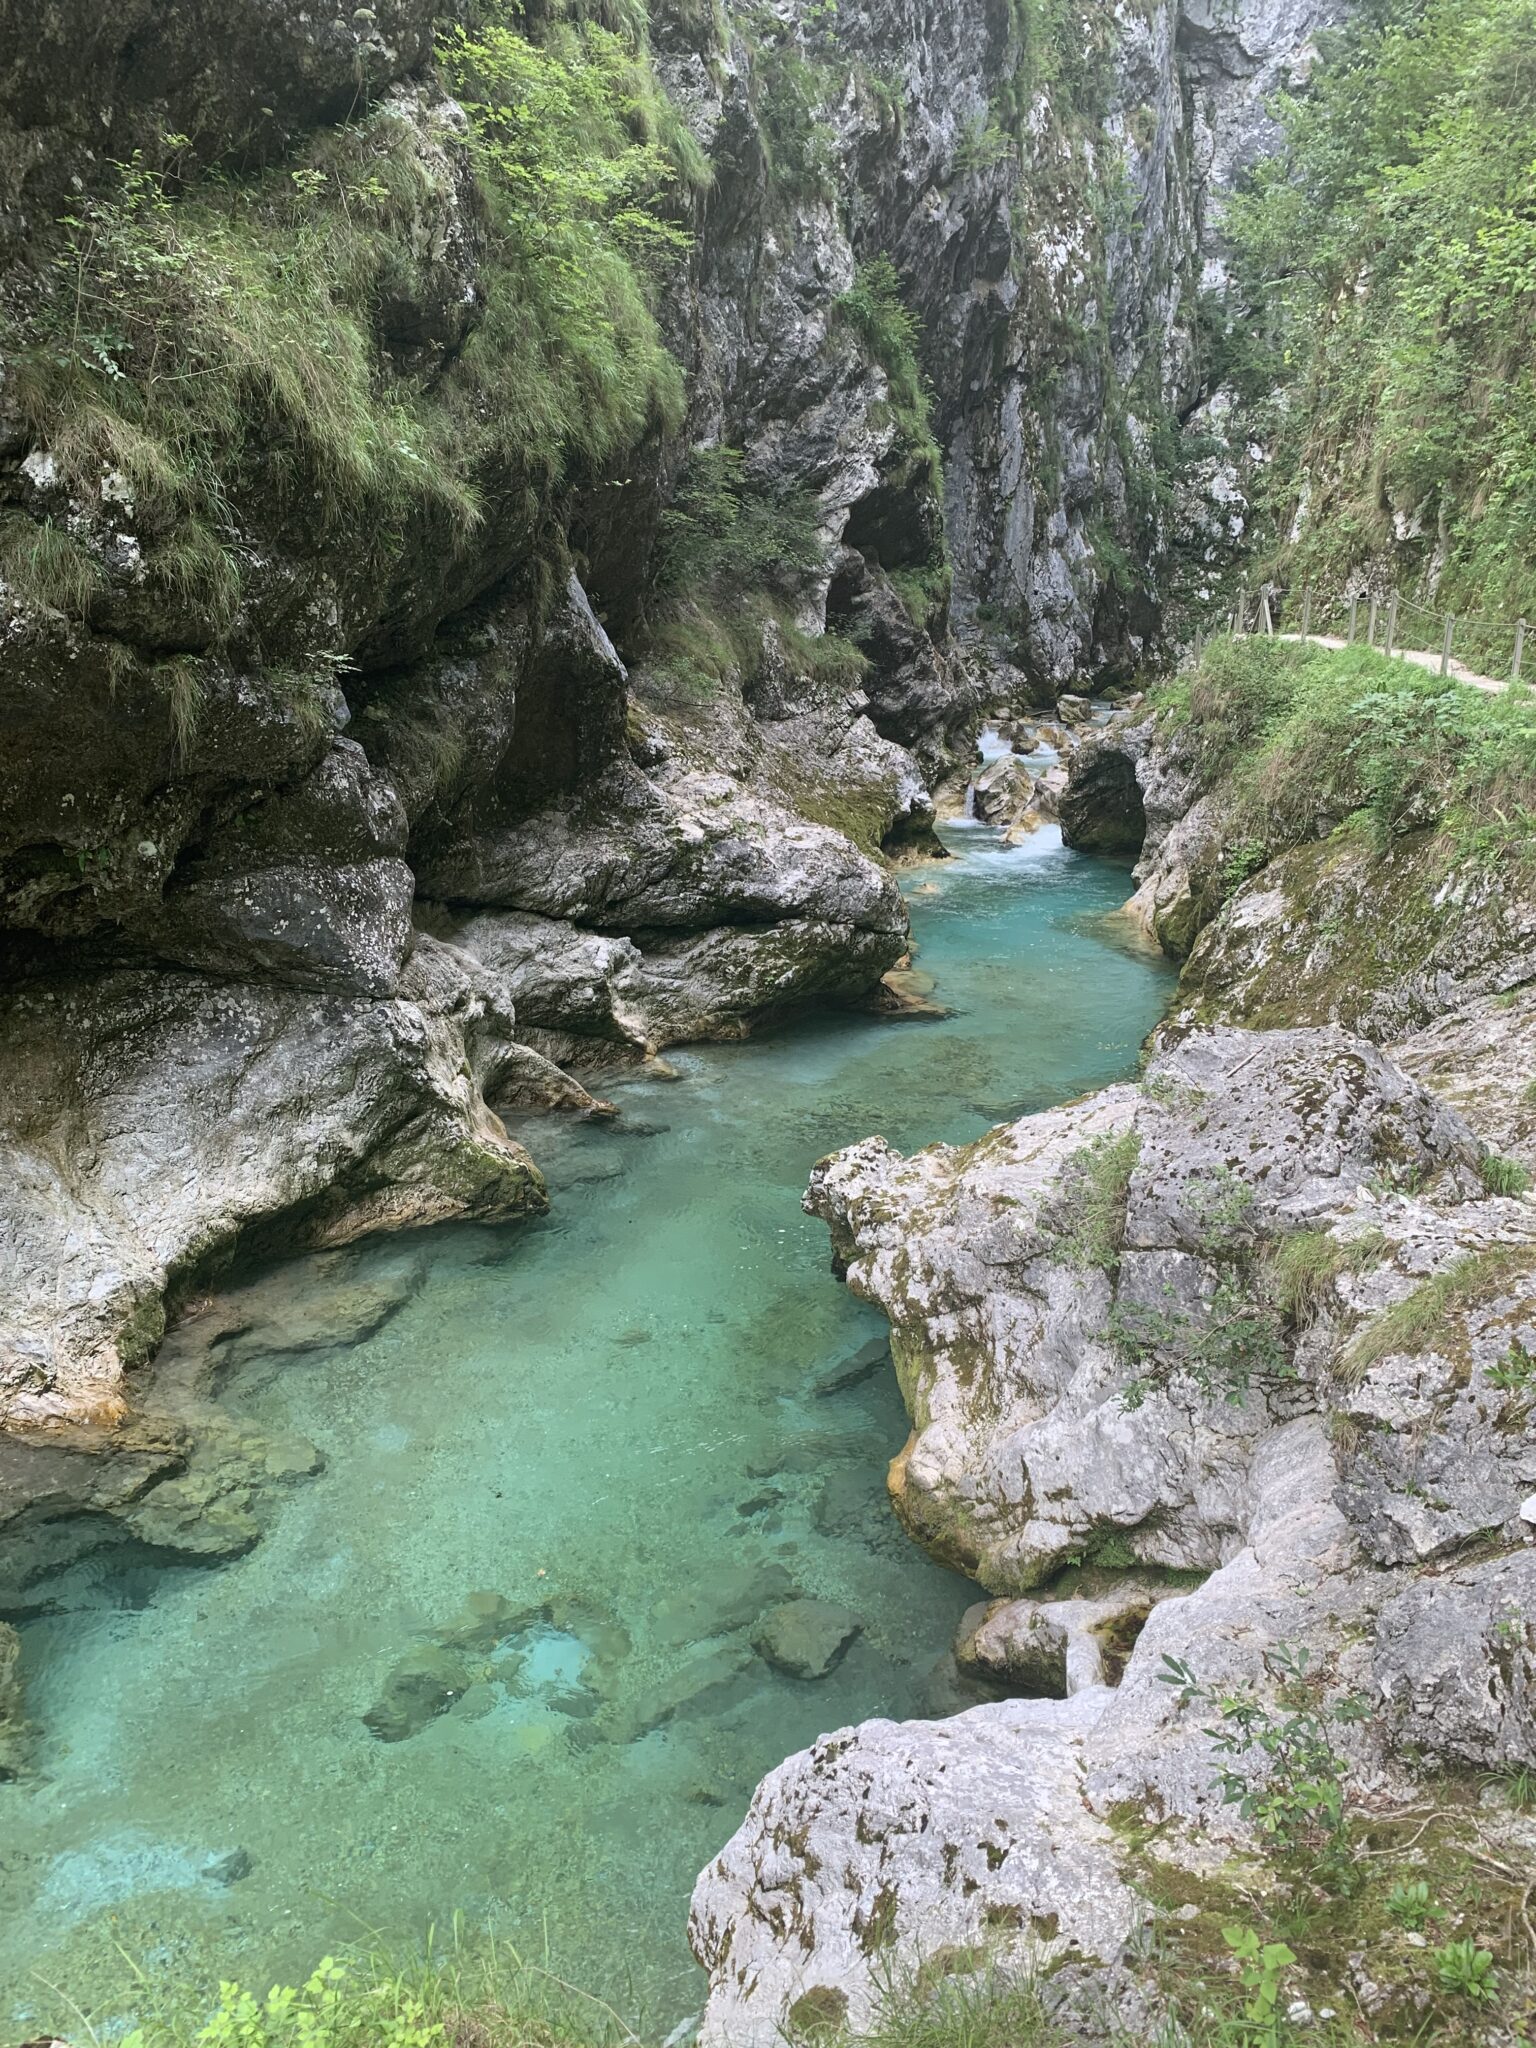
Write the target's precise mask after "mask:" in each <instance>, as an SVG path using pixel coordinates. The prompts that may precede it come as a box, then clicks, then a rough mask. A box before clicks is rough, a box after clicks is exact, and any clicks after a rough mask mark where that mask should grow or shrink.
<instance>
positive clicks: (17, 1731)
mask: <svg viewBox="0 0 1536 2048" xmlns="http://www.w3.org/2000/svg"><path fill="white" fill-rule="evenodd" d="M31 1732H32V1731H31V1729H30V1727H29V1726H28V1723H27V1717H26V1710H25V1707H24V1704H23V1701H22V1691H21V1637H20V1636H19V1635H17V1633H16V1631H15V1629H13V1628H12V1627H11V1625H10V1623H9V1622H5V1621H0V1781H3V1780H5V1779H7V1778H19V1777H20V1776H21V1772H22V1767H23V1765H24V1764H25V1762H26V1758H27V1751H28V1747H29V1744H30V1739H31Z"/></svg>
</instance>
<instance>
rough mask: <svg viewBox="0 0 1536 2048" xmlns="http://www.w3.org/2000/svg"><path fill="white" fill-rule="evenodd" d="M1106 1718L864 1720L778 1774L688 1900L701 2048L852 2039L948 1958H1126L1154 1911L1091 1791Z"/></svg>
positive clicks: (1080, 1704) (1070, 1707) (1076, 1706)
mask: <svg viewBox="0 0 1536 2048" xmlns="http://www.w3.org/2000/svg"><path fill="white" fill-rule="evenodd" d="M1099 1705H1100V1701H1099V1699H1098V1698H1095V1697H1093V1696H1087V1697H1086V1698H1085V1700H1083V1701H1065V1702H1058V1701H1042V1700H1008V1701H1002V1702H999V1703H998V1704H996V1705H993V1706H984V1707H976V1708H973V1709H972V1710H971V1711H970V1712H969V1713H965V1714H959V1715H956V1716H955V1717H954V1718H953V1719H952V1720H948V1721H940V1722H928V1721H907V1722H896V1721H866V1722H864V1723H862V1724H861V1725H860V1726H859V1727H857V1728H843V1729H839V1730H838V1731H837V1732H836V1733H835V1734H832V1735H826V1736H823V1737H822V1738H821V1740H820V1741H819V1742H817V1743H815V1744H813V1746H812V1747H811V1748H810V1749H808V1750H803V1751H801V1752H800V1754H799V1755H797V1756H792V1757H790V1758H789V1759H788V1761H787V1762H785V1763H783V1764H781V1765H780V1766H779V1768H778V1769H777V1770H776V1771H773V1772H771V1773H770V1775H769V1776H768V1777H767V1778H765V1779H764V1781H763V1783H762V1784H761V1785H760V1786H759V1787H758V1789H757V1792H756V1794H755V1795H754V1797H753V1800H752V1805H751V1808H750V1810H749V1812H748V1814H747V1818H746V1820H745V1821H744V1822H743V1824H742V1826H741V1828H740V1829H739V1830H738V1831H737V1833H736V1834H735V1835H734V1836H733V1837H732V1839H731V1840H730V1842H729V1843H728V1844H727V1845H726V1847H725V1849H724V1850H723V1851H722V1852H721V1854H720V1855H719V1856H718V1857H717V1858H716V1860H715V1861H714V1862H713V1863H712V1864H711V1865H710V1866H709V1868H708V1869H707V1870H706V1871H705V1872H704V1873H703V1875H702V1876H701V1877H700V1879H699V1881H698V1884H697V1886H696V1887H695V1889H694V1895H693V1909H692V1917H691V1920H690V1923H689V1937H690V1940H691V1941H692V1943H693V1950H694V1954H695V1955H696V1956H697V1957H698V1959H699V1961H700V1962H701V1963H702V1964H703V1966H704V1968H705V1969H706V1970H708V1971H709V1974H710V1994H709V2003H708V2006H707V2008H706V2010H705V2014H704V2022H703V2027H702V2030H701V2033H700V2040H701V2042H702V2043H703V2044H704V2048H770V2044H776V2043H778V2042H780V2041H781V2040H782V2038H783V2033H782V2030H783V2028H784V2026H785V2024H786V2023H787V2024H789V2025H790V2026H791V2027H792V2026H794V2025H795V2024H796V2021H797V2019H799V2020H802V2021H803V2020H804V2019H806V2018H808V2017H812V2016H817V2017H821V2018H822V2019H824V2020H825V2019H837V2020H842V2021H845V2022H846V2023H847V2024H848V2026H849V2027H851V2028H854V2029H857V2028H859V2027H861V2026H864V2025H866V2024H867V2023H868V2022H869V2020H870V2019H871V2018H872V2016H873V2014H874V2012H875V2010H876V2008H877V2005H878V2002H879V1995H880V1989H881V1986H882V1984H883V1983H884V1982H885V1981H886V1979H887V1978H888V1977H889V1975H890V1974H891V1972H892V1971H895V1972H897V1973H899V1972H900V1971H901V1970H902V1969H903V1967H906V1966H910V1965H912V1964H914V1963H915V1962H917V1961H918V1960H920V1959H921V1958H922V1957H926V1956H931V1955H933V1954H934V1953H935V1952H937V1951H938V1950H940V1949H942V1948H949V1949H953V1950H955V1951H962V1952H963V1951H970V1952H972V1953H974V1955H975V1956H976V1958H977V1959H978V1960H980V1958H981V1957H982V1956H983V1955H984V1954H986V1953H988V1952H994V1953H1001V1954H1007V1955H1010V1956H1016V1957H1018V1958H1019V1959H1021V1960H1023V1959H1025V1958H1027V1959H1029V1960H1031V1961H1032V1962H1034V1963H1037V1964H1041V1965H1043V1964H1045V1963H1047V1962H1050V1961H1053V1960H1055V1959H1057V1958H1067V1957H1077V1958H1081V1959H1087V1958H1090V1957H1097V1958H1101V1959H1105V1960H1107V1959H1109V1958H1111V1957H1112V1956H1114V1955H1115V1954H1116V1953H1118V1951H1119V1950H1120V1948H1121V1947H1122V1946H1123V1945H1124V1943H1125V1942H1126V1940H1127V1939H1128V1938H1129V1936H1130V1934H1131V1932H1132V1930H1133V1929H1134V1927H1135V1926H1136V1925H1137V1923H1138V1920H1139V1918H1140V1914H1141V1907H1140V1904H1139V1902H1138V1901H1137V1899H1136V1898H1135V1897H1134V1895H1133V1894H1132V1893H1131V1891H1130V1890H1129V1889H1128V1887H1127V1886H1126V1885H1125V1884H1124V1882H1123V1881H1122V1878H1121V1874H1120V1864H1119V1858H1118V1853H1117V1847H1116V1843H1115V1839H1114V1836H1113V1835H1112V1833H1111V1832H1110V1830H1109V1828H1108V1827H1107V1826H1106V1825H1105V1824H1104V1823H1103V1822H1102V1821H1100V1820H1098V1819H1096V1818H1095V1817H1094V1816H1093V1815H1092V1814H1091V1813H1089V1811H1088V1810H1087V1808H1086V1807H1085V1806H1084V1804H1083V1800H1082V1795H1081V1791H1080V1788H1079V1781H1078V1773H1079V1767H1080V1763H1081V1745H1082V1736H1083V1733H1084V1731H1085V1729H1086V1728H1088V1727H1090V1726H1091V1725H1092V1723H1093V1721H1094V1720H1095V1719H1096V1718H1097V1715H1098V1711H1099Z"/></svg>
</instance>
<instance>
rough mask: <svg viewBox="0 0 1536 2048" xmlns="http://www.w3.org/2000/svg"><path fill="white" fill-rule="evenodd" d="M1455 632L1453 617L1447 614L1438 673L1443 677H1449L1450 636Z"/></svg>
mask: <svg viewBox="0 0 1536 2048" xmlns="http://www.w3.org/2000/svg"><path fill="white" fill-rule="evenodd" d="M1455 630H1456V619H1455V615H1454V613H1451V612H1447V613H1446V615H1445V638H1444V639H1443V640H1442V641H1441V643H1440V673H1441V675H1443V676H1446V675H1449V674H1450V672H1451V635H1452V634H1453V633H1454V632H1455Z"/></svg>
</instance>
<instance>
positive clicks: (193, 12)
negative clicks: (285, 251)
mask: <svg viewBox="0 0 1536 2048" xmlns="http://www.w3.org/2000/svg"><path fill="white" fill-rule="evenodd" d="M441 13H442V9H440V8H438V7H436V6H433V5H431V4H429V0H377V4H376V5H375V6H372V7H368V8H352V7H326V6H319V7H311V6H305V5H303V4H301V0H236V4H234V5H227V4H224V0H126V4H124V5H122V6H115V7H96V6H92V5H81V4H79V0H35V4H33V0H5V4H4V5H3V6H0V170H3V171H4V172H6V173H8V174H9V175H5V176H0V190H3V192H4V193H5V198H4V200H3V202H0V206H3V211H0V247H4V245H5V242H6V240H7V238H8V237H9V236H11V235H17V234H19V233H21V232H22V231H24V230H25V228H26V226H27V224H28V217H29V215H30V216H33V217H37V218H42V219H48V218H50V217H51V215H52V212H53V211H54V210H55V209H56V207H57V204H58V201H59V199H60V197H61V195H62V194H63V192H64V191H65V190H66V189H67V186H68V181H69V178H70V175H71V171H72V170H78V166H79V161H80V158H81V156H82V154H84V153H89V155H93V156H96V157H98V158H100V159H101V160H103V161H111V160H116V161H118V162H126V161H127V160H128V158H129V157H131V156H132V154H133V152H134V150H135V149H145V150H148V151H149V152H150V153H151V155H153V154H154V153H156V152H158V151H159V150H160V148H161V146H162V138H163V137H165V136H167V135H176V136H185V137H188V138H190V139H191V142H192V144H193V146H194V148H196V149H197V150H199V151H200V152H201V153H203V154H205V155H208V156H210V157H222V156H224V155H226V154H231V153H234V154H238V155H239V157H240V158H242V159H243V160H244V161H245V162H247V163H248V162H250V161H251V160H253V159H257V160H259V159H261V158H266V157H272V156H275V155H277V154H278V153H279V152H280V151H281V149H282V147H283V145H284V142H285V141H286V140H287V138H288V137H289V136H291V135H292V134H294V133H295V132H296V131H298V130H302V129H305V128H312V127H314V126H315V125H316V124H317V123H319V122H321V121H336V120H341V119H344V118H345V117H346V116H347V115H348V114H350V113H352V112H354V111H356V110H357V109H358V108H359V107H361V106H363V105H366V103H367V102H368V101H369V100H370V99H372V98H375V97H376V96H377V95H378V94H379V93H380V92H381V91H382V90H383V89H384V88H385V87H386V86H388V85H390V84H392V83H393V82H394V81H395V80H396V79H398V78H402V77H404V76H405V75H406V74H407V73H409V72H411V71H413V70H415V69H416V68H417V67H418V66H419V65H421V64H422V63H424V62H425V60H426V58H427V57H428V55H429V53H430V50H431V36H432V25H433V22H434V20H435V19H436V18H437V17H438V16H439V15H440V14H441ZM87 160H89V159H88V158H87Z"/></svg>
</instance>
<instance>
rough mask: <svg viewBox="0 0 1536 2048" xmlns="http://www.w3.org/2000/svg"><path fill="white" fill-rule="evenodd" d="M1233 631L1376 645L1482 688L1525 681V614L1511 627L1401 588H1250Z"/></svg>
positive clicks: (1198, 648) (1199, 641)
mask: <svg viewBox="0 0 1536 2048" xmlns="http://www.w3.org/2000/svg"><path fill="white" fill-rule="evenodd" d="M1421 621H1422V622H1426V623H1427V624H1428V625H1429V626H1430V627H1432V628H1433V631H1432V632H1431V633H1430V634H1429V635H1428V640H1429V644H1428V645H1427V646H1415V645H1411V644H1410V640H1411V639H1412V638H1413V637H1414V636H1416V635H1417V634H1419V633H1420V632H1421V631H1422V627H1421V625H1420V623H1419V622H1421ZM1330 628H1331V629H1332V630H1330ZM1227 630H1228V631H1229V632H1231V634H1232V635H1233V636H1234V638H1238V639H1242V638H1250V637H1254V636H1263V635H1268V636H1270V637H1272V638H1274V639H1279V640H1285V639H1291V640H1315V641H1317V642H1318V643H1319V644H1320V645H1323V646H1332V645H1338V646H1341V647H1355V646H1361V647H1369V648H1372V649H1373V650H1375V651H1376V652H1378V653H1381V654H1384V655H1386V656H1387V657H1388V658H1389V659H1390V658H1392V657H1394V656H1396V657H1397V658H1399V659H1401V660H1404V661H1412V662H1415V663H1416V664H1417V665H1419V666H1420V667H1424V668H1430V669H1436V670H1437V671H1438V673H1439V674H1440V675H1442V676H1455V677H1457V678H1458V679H1459V680H1461V681H1463V682H1470V683H1474V684H1476V685H1477V686H1479V687H1480V688H1482V689H1493V690H1499V689H1503V688H1505V687H1506V686H1507V685H1510V684H1517V683H1518V682H1519V681H1520V670H1521V667H1522V664H1523V662H1524V659H1525V635H1526V621H1525V620H1524V619H1516V620H1515V621H1514V622H1513V623H1512V624H1511V623H1510V622H1509V621H1508V620H1500V619H1494V618H1490V617H1489V616H1488V615H1487V614H1486V613H1481V612H1462V613H1457V612H1437V611H1433V610H1431V609H1430V607H1429V606H1428V605H1422V604H1419V603H1417V602H1415V600H1414V599H1412V598H1405V597H1403V596H1401V595H1400V594H1399V593H1398V592H1397V591H1395V590H1394V591H1392V592H1390V593H1389V594H1388V595H1387V596H1386V597H1385V598H1383V597H1380V596H1372V595H1371V594H1370V593H1369V592H1363V591H1340V592H1336V593H1329V594H1322V593H1319V592H1318V591H1317V590H1316V589H1315V588H1314V587H1313V585H1311V584H1310V583H1308V584H1304V585H1303V586H1302V588H1301V590H1300V591H1299V592H1292V591H1286V590H1280V589H1276V588H1275V587H1274V586H1273V585H1266V586H1265V587H1264V588H1262V589H1260V590H1258V591H1256V592H1253V593H1250V592H1249V591H1248V590H1247V589H1246V588H1244V589H1243V590H1242V591H1241V592H1240V594H1239V596H1238V600H1237V603H1236V604H1235V605H1234V606H1233V608H1232V612H1231V615H1230V618H1229V620H1228V626H1227ZM1208 637H1209V635H1207V634H1206V633H1203V632H1197V633H1196V635H1195V638H1194V654H1195V658H1196V659H1197V660H1198V659H1199V657H1200V654H1201V653H1202V651H1203V649H1204V646H1205V642H1206V640H1207V638H1208ZM1464 657H1469V658H1470V659H1469V658H1464ZM1471 661H1483V662H1486V663H1487V664H1488V666H1489V670H1490V672H1489V673H1482V672H1475V671H1474V670H1473V668H1472V667H1471V665H1470V662H1471Z"/></svg>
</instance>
